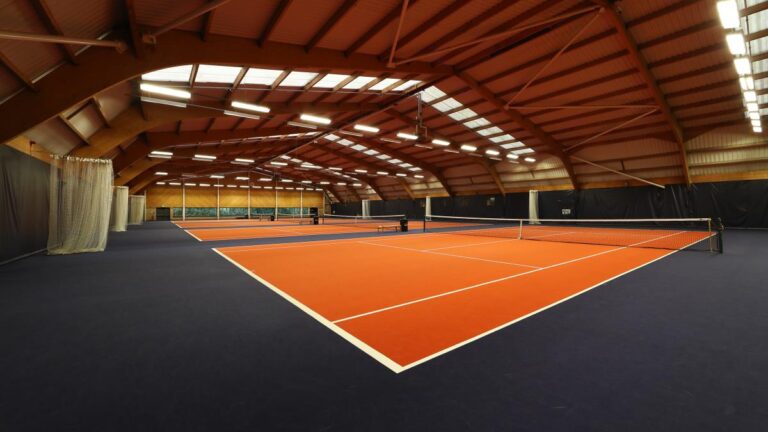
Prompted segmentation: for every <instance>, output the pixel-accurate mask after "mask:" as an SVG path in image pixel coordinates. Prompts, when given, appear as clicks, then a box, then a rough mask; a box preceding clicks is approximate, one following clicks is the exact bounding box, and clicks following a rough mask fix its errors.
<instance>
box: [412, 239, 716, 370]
mask: <svg viewBox="0 0 768 432" xmlns="http://www.w3.org/2000/svg"><path fill="white" fill-rule="evenodd" d="M699 241H701V240H697V241H695V242H692V243H690V244H688V245H686V246H685V247H684V248H681V249H677V250H673V251H670V252H669V253H666V254H664V255H662V256H660V257H658V258H656V259H653V260H651V261H648V262H647V263H645V264H641V265H639V266H637V267H633V268H631V269H629V270H627V271H625V272H624V273H621V274H617V275H616V276H614V277H612V278H609V279H606V280H604V281H601V282H598V283H596V284H594V285H592V286H591V287H589V288H586V289H584V290H582V291H579V292H577V293H574V294H571V295H570V296H568V297H565V298H563V299H560V300H558V301H556V302H554V303H551V304H549V305H547V306H544V307H542V308H540V309H537V310H535V311H533V312H531V313H529V314H526V315H523V316H521V317H518V318H516V319H514V320H512V321H509V322H506V323H504V324H501V325H499V326H497V327H494V328H492V329H490V330H488V331H485V332H483V333H480V334H478V335H476V336H473V337H471V338H469V339H466V340H464V341H461V342H459V343H457V344H454V345H451V346H449V347H448V348H445V349H442V350H440V351H437V352H436V353H433V354H430V355H428V356H426V357H422V358H420V359H419V360H416V361H415V362H413V363H409V364H407V365H404V366H403V368H402V371H405V370H408V369H411V368H413V367H416V366H418V365H420V364H422V363H426V362H428V361H430V360H432V359H434V358H437V357H439V356H441V355H443V354H447V353H449V352H451V351H453V350H455V349H458V348H461V347H463V346H464V345H468V344H470V343H472V342H474V341H476V340H478V339H482V338H484V337H485V336H488V335H490V334H491V333H495V332H497V331H499V330H502V329H504V328H506V327H509V326H511V325H512V324H515V323H517V322H520V321H522V320H524V319H526V318H530V317H532V316H534V315H536V314H538V313H541V312H544V311H545V310H547V309H549V308H553V307H555V306H557V305H559V304H560V303H564V302H567V301H568V300H571V299H573V298H575V297H577V296H580V295H582V294H584V293H586V292H587V291H591V290H593V289H595V288H597V287H599V286H601V285H603V284H606V283H608V282H610V281H612V280H615V279H618V278H620V277H622V276H624V275H627V274H629V273H632V272H633V271H635V270H639V269H641V268H643V267H645V266H648V265H651V264H653V263H655V262H656V261H659V260H661V259H664V258H666V257H668V256H670V255H672V254H673V253H676V252H680V251H681V250H683V249H685V248H687V247H689V246H691V245H693V244H696V243H698V242H699ZM402 371H401V372H402Z"/></svg>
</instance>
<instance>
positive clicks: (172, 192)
mask: <svg viewBox="0 0 768 432" xmlns="http://www.w3.org/2000/svg"><path fill="white" fill-rule="evenodd" d="M147 207H151V208H155V207H181V188H180V187H161V186H155V187H152V188H150V189H148V190H147Z"/></svg>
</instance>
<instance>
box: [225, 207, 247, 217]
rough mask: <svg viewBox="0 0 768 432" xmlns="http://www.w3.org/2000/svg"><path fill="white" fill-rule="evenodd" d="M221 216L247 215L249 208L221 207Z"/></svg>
mask: <svg viewBox="0 0 768 432" xmlns="http://www.w3.org/2000/svg"><path fill="white" fill-rule="evenodd" d="M219 215H220V216H221V217H246V216H248V209H247V208H246V207H222V208H220V209H219Z"/></svg>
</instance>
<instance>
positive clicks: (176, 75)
mask: <svg viewBox="0 0 768 432" xmlns="http://www.w3.org/2000/svg"><path fill="white" fill-rule="evenodd" d="M191 73H192V65H184V66H175V67H171V68H166V69H160V70H156V71H154V72H149V73H145V74H144V75H142V76H141V79H143V80H146V81H169V82H189V75H190V74H191Z"/></svg>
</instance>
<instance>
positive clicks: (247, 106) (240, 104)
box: [232, 101, 269, 113]
mask: <svg viewBox="0 0 768 432" xmlns="http://www.w3.org/2000/svg"><path fill="white" fill-rule="evenodd" d="M232 108H237V109H243V110H246V111H255V112H260V113H268V112H269V107H265V106H264V105H255V104H249V103H245V102H239V101H232Z"/></svg>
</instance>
